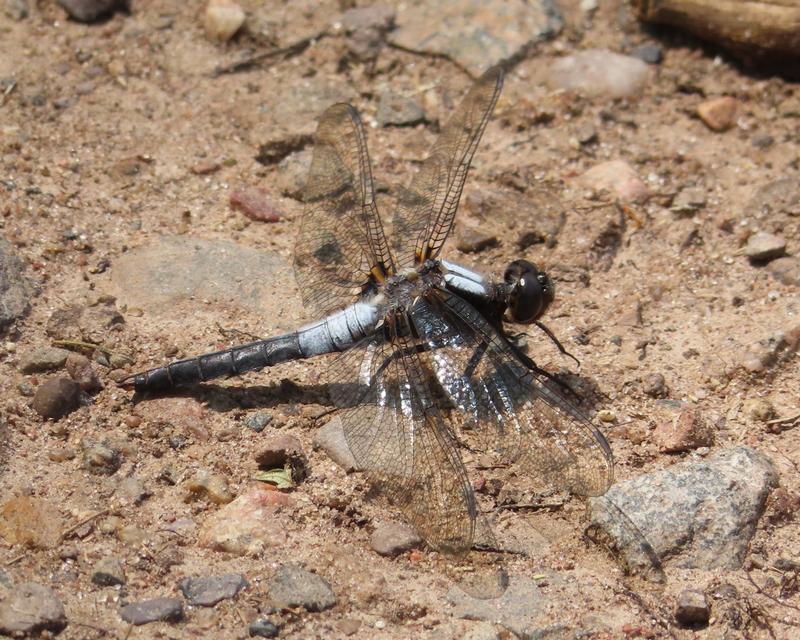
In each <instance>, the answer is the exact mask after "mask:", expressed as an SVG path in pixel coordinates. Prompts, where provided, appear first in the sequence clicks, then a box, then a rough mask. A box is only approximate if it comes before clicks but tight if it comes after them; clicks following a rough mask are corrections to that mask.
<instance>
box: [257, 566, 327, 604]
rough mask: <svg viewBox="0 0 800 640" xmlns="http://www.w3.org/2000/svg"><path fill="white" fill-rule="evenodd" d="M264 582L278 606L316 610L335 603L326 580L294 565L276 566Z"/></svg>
mask: <svg viewBox="0 0 800 640" xmlns="http://www.w3.org/2000/svg"><path fill="white" fill-rule="evenodd" d="M266 584H267V588H268V590H269V597H270V599H271V600H272V601H273V602H274V603H276V604H277V605H278V606H280V607H292V608H293V607H303V608H304V609H305V610H306V611H312V612H316V611H325V610H326V609H330V608H331V607H332V606H334V605H335V604H336V596H335V595H334V593H333V591H332V590H331V586H330V584H328V581H327V580H325V579H324V578H322V577H320V576H318V575H317V574H316V573H311V572H310V571H306V570H305V569H303V568H301V567H298V566H296V565H283V566H282V567H280V568H278V570H277V571H276V572H275V575H273V576H272V577H271V578H270V579H269V580H267V583H266Z"/></svg>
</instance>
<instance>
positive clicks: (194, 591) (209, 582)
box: [178, 573, 248, 607]
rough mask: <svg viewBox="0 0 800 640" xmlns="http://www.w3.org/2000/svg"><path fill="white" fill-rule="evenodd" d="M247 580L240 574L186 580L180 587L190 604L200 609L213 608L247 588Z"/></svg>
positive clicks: (182, 581)
mask: <svg viewBox="0 0 800 640" xmlns="http://www.w3.org/2000/svg"><path fill="white" fill-rule="evenodd" d="M247 586H248V584H247V580H245V579H244V576H243V575H241V574H239V573H228V574H225V575H221V576H208V577H203V578H185V579H184V580H181V581H180V583H179V584H178V587H179V588H180V590H181V593H183V596H184V597H185V598H186V599H187V600H188V601H189V604H191V605H194V606H199V607H213V606H214V605H215V604H217V603H218V602H221V601H222V600H229V599H231V598H233V597H235V596H236V594H237V593H239V592H240V591H241V590H242V589H244V588H245V587H247Z"/></svg>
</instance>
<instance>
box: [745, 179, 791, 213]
mask: <svg viewBox="0 0 800 640" xmlns="http://www.w3.org/2000/svg"><path fill="white" fill-rule="evenodd" d="M779 214H785V215H789V216H800V180H798V179H797V178H781V179H780V180H775V181H773V182H768V183H767V184H765V185H762V186H761V187H759V188H758V190H757V191H756V192H755V194H754V195H753V197H752V198H751V199H750V201H749V202H748V203H747V204H746V205H745V207H744V209H743V210H742V215H745V216H751V215H752V216H754V217H756V218H758V219H770V218H774V217H775V216H776V215H779Z"/></svg>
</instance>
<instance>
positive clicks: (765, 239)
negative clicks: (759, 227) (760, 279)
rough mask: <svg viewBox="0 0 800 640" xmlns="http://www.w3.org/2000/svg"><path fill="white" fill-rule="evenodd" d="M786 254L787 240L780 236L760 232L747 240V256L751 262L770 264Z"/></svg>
mask: <svg viewBox="0 0 800 640" xmlns="http://www.w3.org/2000/svg"><path fill="white" fill-rule="evenodd" d="M784 253H786V240H784V239H783V238H781V237H780V236H776V235H774V234H772V233H767V232H765V231H759V232H757V233H754V234H753V235H752V236H750V237H749V238H748V239H747V246H746V247H745V254H746V255H747V257H748V258H750V261H751V262H755V263H764V262H769V261H770V260H774V259H775V258H780V257H782V256H783V254H784Z"/></svg>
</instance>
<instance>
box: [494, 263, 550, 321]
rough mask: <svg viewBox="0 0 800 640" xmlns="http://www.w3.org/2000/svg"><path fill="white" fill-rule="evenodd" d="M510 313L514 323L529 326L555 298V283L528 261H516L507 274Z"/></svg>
mask: <svg viewBox="0 0 800 640" xmlns="http://www.w3.org/2000/svg"><path fill="white" fill-rule="evenodd" d="M505 282H506V287H507V290H508V313H509V316H510V318H511V321H512V322H519V323H521V324H529V323H531V322H534V321H535V320H538V319H539V318H540V317H542V315H544V312H545V311H547V307H549V306H550V303H551V302H553V298H554V297H555V287H554V286H553V281H552V280H550V277H549V276H548V275H547V274H546V273H545V272H544V271H539V269H537V268H536V265H535V264H533V263H532V262H528V261H527V260H514V262H512V263H511V264H510V265H508V268H507V269H506V273H505Z"/></svg>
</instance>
